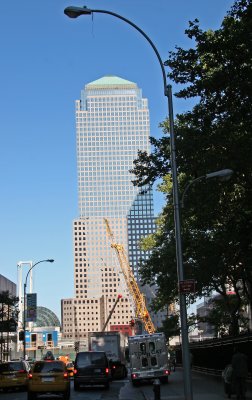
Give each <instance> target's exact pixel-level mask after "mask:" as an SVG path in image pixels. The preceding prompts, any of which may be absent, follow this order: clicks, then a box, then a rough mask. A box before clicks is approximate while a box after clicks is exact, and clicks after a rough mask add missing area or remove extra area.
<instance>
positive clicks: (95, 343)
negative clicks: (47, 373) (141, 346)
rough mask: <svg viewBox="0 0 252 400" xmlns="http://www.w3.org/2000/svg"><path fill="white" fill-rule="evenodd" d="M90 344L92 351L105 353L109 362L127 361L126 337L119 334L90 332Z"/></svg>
mask: <svg viewBox="0 0 252 400" xmlns="http://www.w3.org/2000/svg"><path fill="white" fill-rule="evenodd" d="M88 344H89V350H91V351H105V353H106V355H107V357H108V359H109V360H112V361H120V362H124V360H125V344H124V337H122V335H121V334H120V333H119V332H90V333H89V335H88Z"/></svg>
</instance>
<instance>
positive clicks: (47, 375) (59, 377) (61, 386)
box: [27, 360, 70, 400]
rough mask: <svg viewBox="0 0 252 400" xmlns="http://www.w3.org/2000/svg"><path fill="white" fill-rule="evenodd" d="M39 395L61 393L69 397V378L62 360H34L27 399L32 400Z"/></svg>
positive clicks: (64, 396) (65, 398)
mask: <svg viewBox="0 0 252 400" xmlns="http://www.w3.org/2000/svg"><path fill="white" fill-rule="evenodd" d="M39 395H53V396H55V395H61V396H62V397H63V399H64V400H68V399H69V397H70V378H69V375H68V372H67V368H66V365H65V363H64V362H63V361H56V360H42V361H36V362H35V364H34V366H33V368H32V370H31V372H30V374H29V381H28V392H27V399H28V400H34V399H35V398H36V397H37V396H39Z"/></svg>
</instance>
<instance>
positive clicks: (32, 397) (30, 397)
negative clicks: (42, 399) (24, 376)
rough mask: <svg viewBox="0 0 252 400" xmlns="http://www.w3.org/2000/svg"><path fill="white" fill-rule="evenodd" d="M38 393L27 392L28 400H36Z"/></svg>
mask: <svg viewBox="0 0 252 400" xmlns="http://www.w3.org/2000/svg"><path fill="white" fill-rule="evenodd" d="M35 399H36V394H35V393H32V392H27V400H35Z"/></svg>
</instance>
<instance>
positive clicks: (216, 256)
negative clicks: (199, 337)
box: [132, 0, 252, 308]
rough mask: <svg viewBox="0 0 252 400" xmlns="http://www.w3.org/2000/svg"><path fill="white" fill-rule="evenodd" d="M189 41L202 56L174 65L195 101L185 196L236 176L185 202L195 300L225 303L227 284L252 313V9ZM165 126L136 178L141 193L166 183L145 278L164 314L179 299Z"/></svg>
mask: <svg viewBox="0 0 252 400" xmlns="http://www.w3.org/2000/svg"><path fill="white" fill-rule="evenodd" d="M185 33H186V34H187V36H188V37H189V38H190V39H193V40H194V47H192V48H189V49H182V48H181V47H176V48H175V51H172V52H170V53H169V58H168V60H167V61H166V63H165V64H166V65H167V66H168V67H169V74H168V77H169V78H170V79H171V80H173V81H174V82H175V83H176V84H179V87H180V90H179V91H178V92H177V93H175V95H176V96H177V97H178V98H183V99H187V98H194V100H195V106H194V107H193V108H192V110H191V111H188V112H185V113H183V114H178V115H176V120H175V136H176V156H177V168H178V180H179V189H180V193H181V194H182V193H183V190H184V189H185V186H186V184H187V183H188V182H190V181H192V180H194V179H196V178H197V177H199V176H203V175H205V174H207V173H210V172H213V171H217V170H221V169H225V168H230V169H232V170H233V171H234V174H233V176H232V179H231V180H230V181H228V182H219V181H217V180H215V179H212V180H208V181H206V182H204V181H201V182H198V183H196V184H195V185H192V186H191V187H190V190H189V192H188V193H187V195H186V196H185V207H184V209H183V210H182V216H181V217H182V218H181V220H182V239H183V260H184V270H185V277H186V278H194V279H196V281H197V292H196V293H195V296H203V295H208V294H209V293H210V292H212V291H213V290H214V291H217V292H218V293H220V294H221V295H222V296H226V295H227V291H228V286H227V284H228V285H229V286H232V287H233V290H234V292H235V294H236V296H237V297H239V296H242V297H243V299H242V302H244V301H245V302H249V303H251V302H252V295H251V287H252V207H251V205H252V163H251V155H252V3H251V1H249V0H237V1H235V3H234V5H233V7H232V8H231V10H230V11H229V12H228V13H227V15H226V16H225V18H224V20H223V22H222V24H221V27H220V28H219V29H218V30H215V31H213V30H208V31H203V30H202V29H200V26H199V21H197V20H195V21H193V22H189V27H188V29H187V30H186V31H185ZM160 126H161V128H162V129H163V132H164V135H163V137H162V138H161V139H155V138H153V137H152V138H151V144H152V147H153V152H152V153H151V154H150V155H148V154H147V153H146V152H139V154H138V158H137V160H135V162H134V169H133V170H132V172H133V173H134V174H135V179H134V184H135V185H137V186H140V187H141V186H144V185H146V184H153V183H154V182H155V181H156V180H157V179H158V178H162V179H163V184H161V186H160V190H162V191H165V192H166V197H167V203H166V205H165V207H164V209H163V212H162V215H161V216H160V218H159V220H158V230H157V233H156V234H155V235H154V237H153V238H152V240H151V242H152V256H151V257H150V259H149V260H148V261H147V262H145V264H144V265H143V266H142V268H141V274H142V279H143V281H144V282H145V283H155V284H157V285H158V287H159V290H158V297H157V299H156V302H155V304H156V307H157V308H161V307H162V306H164V305H165V304H167V303H168V304H169V303H170V302H171V301H172V299H176V296H177V295H178V293H177V290H178V289H177V271H176V254H175V233H174V220H173V204H172V184H171V183H172V180H171V176H170V174H171V164H170V138H169V128H168V126H169V125H168V122H167V121H164V122H163V123H161V125H160ZM147 244H148V243H147ZM143 245H146V242H145V243H144V241H143ZM241 285H242V289H243V290H242V295H241V291H240V287H241Z"/></svg>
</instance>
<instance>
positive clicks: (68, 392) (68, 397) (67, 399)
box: [63, 390, 70, 400]
mask: <svg viewBox="0 0 252 400" xmlns="http://www.w3.org/2000/svg"><path fill="white" fill-rule="evenodd" d="M69 399H70V390H67V391H66V392H63V400H69Z"/></svg>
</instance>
